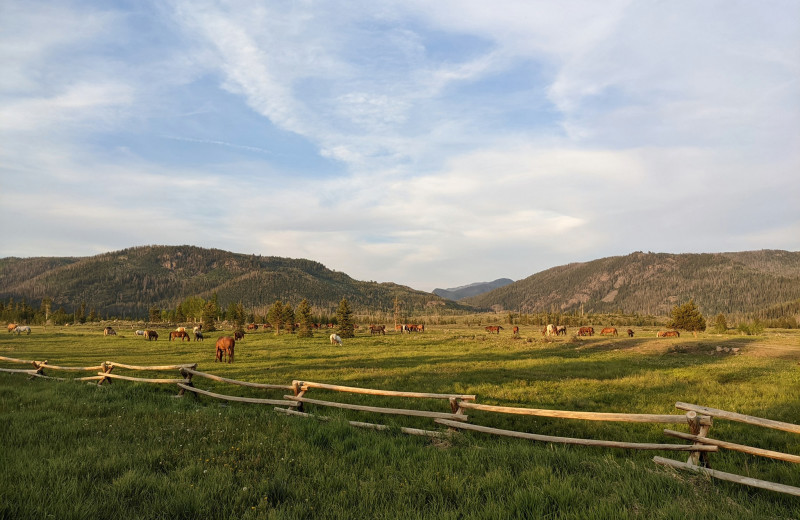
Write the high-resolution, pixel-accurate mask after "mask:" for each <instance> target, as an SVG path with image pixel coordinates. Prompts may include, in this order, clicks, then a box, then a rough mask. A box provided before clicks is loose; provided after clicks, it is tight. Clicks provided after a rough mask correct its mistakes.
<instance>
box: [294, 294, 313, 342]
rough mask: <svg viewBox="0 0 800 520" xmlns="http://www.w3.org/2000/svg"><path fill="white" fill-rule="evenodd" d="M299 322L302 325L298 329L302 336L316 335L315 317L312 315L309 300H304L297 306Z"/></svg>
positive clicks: (299, 334) (298, 333)
mask: <svg viewBox="0 0 800 520" xmlns="http://www.w3.org/2000/svg"><path fill="white" fill-rule="evenodd" d="M296 315H297V323H298V324H299V325H300V326H299V327H298V330H297V335H298V336H300V337H301V338H310V337H312V336H314V319H313V318H312V317H311V306H310V305H309V304H308V300H305V299H304V300H303V301H301V302H300V305H298V306H297V312H296Z"/></svg>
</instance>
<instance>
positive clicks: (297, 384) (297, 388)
mask: <svg viewBox="0 0 800 520" xmlns="http://www.w3.org/2000/svg"><path fill="white" fill-rule="evenodd" d="M292 391H293V392H294V395H295V397H303V395H305V393H306V391H305V390H303V382H302V381H298V380H296V379H295V380H294V381H292ZM299 403H300V404H299V405H298V406H297V411H298V412H303V411H304V410H303V402H302V401H299Z"/></svg>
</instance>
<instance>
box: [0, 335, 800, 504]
mask: <svg viewBox="0 0 800 520" xmlns="http://www.w3.org/2000/svg"><path fill="white" fill-rule="evenodd" d="M127 329H128V327H118V330H119V332H120V336H117V337H103V336H102V332H101V330H102V327H95V328H88V327H86V328H63V329H62V328H55V329H54V328H52V327H49V328H48V329H47V330H46V331H45V330H44V329H41V328H34V331H33V333H32V334H31V335H30V336H24V335H23V336H15V335H11V334H9V335H7V336H6V335H4V334H3V335H2V336H0V355H3V356H8V357H15V358H22V359H37V360H42V359H48V360H49V363H50V364H57V365H67V366H88V365H96V364H98V363H99V362H101V361H106V360H110V361H117V362H121V363H127V364H137V365H161V364H176V363H194V362H197V363H199V366H198V369H199V370H202V371H205V372H210V373H213V374H217V375H221V376H224V377H229V378H234V379H240V380H246V381H256V382H265V383H279V384H288V383H291V381H292V380H293V379H301V380H306V381H318V382H325V383H335V384H343V385H351V386H362V387H371V388H382V389H392V390H409V391H425V392H442V393H454V392H455V393H466V394H476V395H477V396H478V402H481V403H486V404H500V405H509V406H525V407H539V408H556V409H564V410H585V411H599V412H630V413H680V412H679V411H678V410H676V409H675V408H674V404H675V402H676V401H686V402H692V403H696V404H701V405H706V406H712V407H715V408H722V409H727V410H732V411H736V412H740V413H745V414H750V415H756V416H760V417H767V418H770V419H776V420H783V421H788V422H794V423H797V422H800V421H799V420H798V419H800V412H798V410H800V372H799V369H800V367H798V361H800V334H798V333H796V332H794V333H793V332H790V331H768V332H767V333H766V334H765V335H762V336H756V337H743V336H733V335H730V336H715V335H710V334H708V335H706V334H701V335H700V337H698V338H693V337H691V336H689V337H682V338H679V339H672V338H663V339H656V338H655V337H654V336H655V329H652V330H651V329H636V332H637V334H636V337H635V338H633V339H629V338H598V337H594V338H585V339H577V338H572V337H568V338H559V339H557V340H555V341H544V340H543V339H542V337H541V334H540V333H539V332H538V331H536V330H534V328H533V327H531V328H530V330H526V329H527V328H526V327H523V330H522V338H521V339H512V338H511V336H510V334H501V335H500V336H491V337H490V336H488V335H486V333H485V332H484V331H483V329H482V328H475V327H473V328H467V327H463V326H451V327H445V326H442V327H437V328H432V329H429V330H428V331H427V332H425V333H424V334H416V335H410V336H408V335H403V336H401V335H395V334H390V335H387V336H376V337H370V336H369V335H363V333H360V334H359V335H358V337H356V338H354V339H346V340H345V343H344V346H343V347H334V346H331V345H329V344H328V338H327V334H321V333H320V334H318V335H317V336H315V337H314V338H311V339H301V338H297V337H295V336H288V335H282V336H275V335H273V334H269V333H263V332H258V333H254V334H249V335H247V336H246V338H245V340H244V341H242V342H239V343H237V345H236V361H235V362H234V363H232V364H220V363H215V362H214V339H215V338H216V337H218V336H219V335H220V333H214V334H210V335H208V336H210V337H207V339H206V341H205V342H201V343H196V342H192V343H185V342H184V343H176V342H168V341H166V340H165V337H166V330H159V333H160V334H161V339H160V340H159V341H157V342H147V341H145V340H144V339H142V338H140V337H136V336H134V335H133V333H132V332H131V331H128V330H127ZM504 332H505V331H504ZM0 334H2V333H0ZM529 340H530V341H529ZM717 347H737V348H740V349H741V351H740V352H741V355H733V354H731V353H725V352H722V353H718V352H717V351H716V349H717ZM0 365H2V366H3V367H7V368H11V367H13V365H11V364H9V363H0ZM18 367H19V366H18ZM117 372H118V373H121V374H128V375H140V376H142V377H148V376H153V377H155V376H160V377H163V376H164V373H158V372H150V373H132V372H131V371H124V370H122V369H119V370H115V373H117ZM48 373H49V374H51V375H56V376H62V377H71V376H73V375H75V374H71V373H66V372H55V371H51V372H48ZM175 375H176V374H173V375H170V376H169V377H174V376H175ZM195 384H196V386H198V387H199V388H203V389H207V390H211V391H217V392H220V393H227V394H231V395H240V396H250V397H267V398H273V399H277V398H280V397H281V395H282V393H283V392H281V391H260V390H254V389H247V388H243V387H234V386H231V385H225V384H221V383H215V382H212V381H208V380H204V379H197V380H196V381H195ZM176 393H177V392H176V389H175V388H174V387H173V386H156V385H145V384H137V383H129V382H126V381H115V382H114V383H113V384H111V385H103V386H102V387H97V386H96V385H92V384H86V383H77V382H57V381H49V380H42V379H33V380H29V379H28V378H27V376H25V375H15V374H5V373H0V441H2V446H3V455H2V457H0V518H9V519H11V518H14V519H25V518H37V519H41V518H58V519H61V518H87V519H88V518H170V519H172V518H498V519H503V518H648V519H649V518H681V519H683V518H686V517H687V516H688V515H691V516H692V517H695V518H719V519H723V518H725V519H727V518H798V517H800V499H798V498H796V497H791V496H786V495H780V494H777V493H773V492H769V491H764V490H758V489H754V488H749V487H744V486H740V485H737V484H732V483H726V482H722V481H715V480H709V479H708V478H706V477H703V476H695V475H691V474H687V473H682V472H676V471H673V470H669V469H666V468H661V467H659V466H656V465H655V464H654V463H653V462H652V460H651V459H652V456H653V455H655V454H658V455H661V456H666V457H671V458H675V459H681V460H685V458H686V456H687V455H686V454H684V453H681V454H677V453H666V452H632V451H623V450H616V449H601V448H586V447H570V446H561V445H546V444H541V443H533V442H529V441H523V440H515V439H506V438H498V437H492V436H488V435H485V434H479V433H469V432H467V433H463V434H460V435H457V436H455V437H453V439H452V440H450V441H441V440H431V439H426V438H421V437H412V436H407V435H404V434H402V433H399V431H398V430H399V427H400V426H412V427H417V428H425V429H434V428H436V426H435V425H434V424H432V422H431V421H430V420H426V419H422V418H412V417H395V416H381V415H376V414H368V413H359V412H350V411H344V410H336V409H332V408H320V407H314V406H308V407H307V411H309V412H312V413H317V414H324V415H327V416H330V417H331V418H332V419H331V421H329V422H318V421H316V420H310V419H301V418H296V417H286V416H283V415H281V414H278V413H275V412H274V411H272V407H268V406H259V405H248V404H239V403H222V402H220V401H216V400H212V399H209V398H206V397H200V398H198V399H195V398H193V397H192V396H190V395H187V396H185V397H183V398H180V399H177V398H175V397H174V396H175V394H176ZM308 396H309V397H312V398H317V399H330V400H336V401H341V402H350V403H356V404H369V405H374V406H393V407H403V408H417V409H429V410H436V411H449V407H448V405H447V403H446V401H439V400H432V399H428V400H409V399H403V398H392V397H374V396H361V395H354V394H341V393H334V392H328V391H323V390H316V389H315V390H312V391H310V392H309V394H308ZM347 420H361V421H367V422H376V423H383V424H389V425H390V426H393V427H394V428H393V429H392V430H391V431H389V432H374V431H367V430H360V429H355V428H351V427H350V426H348V425H347V423H346V421H347ZM470 422H473V423H476V424H481V425H486V426H495V427H500V428H508V429H515V430H519V431H528V432H534V433H542V434H549V435H559V436H571V437H583V438H603V439H611V440H623V441H632V442H660V443H669V442H678V441H676V440H673V439H669V438H667V437H665V436H664V435H663V434H662V433H661V430H662V428H664V426H663V425H631V424H623V423H601V422H590V421H566V420H557V419H545V418H534V417H521V416H510V415H501V414H491V413H487V412H479V411H474V412H472V413H470ZM667 427H669V428H672V429H679V430H683V431H685V430H686V428H685V427H680V426H667ZM710 435H711V436H712V437H716V438H721V439H725V440H729V441H731V442H738V443H742V444H749V445H752V446H758V447H762V448H767V449H774V450H778V451H784V452H788V453H794V454H798V453H800V436H798V435H793V434H789V433H785V432H780V431H773V430H767V429H763V428H757V427H753V426H748V425H743V424H739V423H733V422H729V421H722V420H717V421H716V422H715V424H714V426H713V427H712V429H711V433H710ZM711 461H712V464H713V467H714V468H715V469H720V470H722V471H729V472H733V473H738V474H744V475H748V476H752V477H755V478H762V479H766V480H772V481H775V482H780V483H783V484H788V485H793V486H800V468H798V466H797V465H792V464H789V463H785V462H778V461H772V460H767V459H761V458H756V457H749V456H745V455H743V454H739V453H734V452H725V451H721V452H719V453H713V454H711Z"/></svg>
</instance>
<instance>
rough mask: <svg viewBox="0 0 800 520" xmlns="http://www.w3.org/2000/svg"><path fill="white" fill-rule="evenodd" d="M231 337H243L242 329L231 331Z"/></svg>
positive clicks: (236, 338)
mask: <svg viewBox="0 0 800 520" xmlns="http://www.w3.org/2000/svg"><path fill="white" fill-rule="evenodd" d="M233 339H235V340H236V341H239V340H242V339H244V331H243V330H235V331H233Z"/></svg>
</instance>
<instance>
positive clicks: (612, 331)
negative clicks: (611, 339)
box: [600, 327, 617, 336]
mask: <svg viewBox="0 0 800 520" xmlns="http://www.w3.org/2000/svg"><path fill="white" fill-rule="evenodd" d="M606 334H611V335H612V336H616V335H617V329H616V328H615V327H605V328H604V329H603V330H601V331H600V335H601V336H605V335H606Z"/></svg>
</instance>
